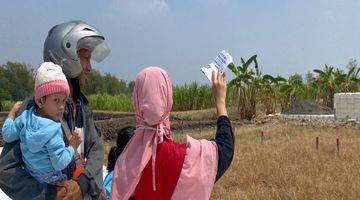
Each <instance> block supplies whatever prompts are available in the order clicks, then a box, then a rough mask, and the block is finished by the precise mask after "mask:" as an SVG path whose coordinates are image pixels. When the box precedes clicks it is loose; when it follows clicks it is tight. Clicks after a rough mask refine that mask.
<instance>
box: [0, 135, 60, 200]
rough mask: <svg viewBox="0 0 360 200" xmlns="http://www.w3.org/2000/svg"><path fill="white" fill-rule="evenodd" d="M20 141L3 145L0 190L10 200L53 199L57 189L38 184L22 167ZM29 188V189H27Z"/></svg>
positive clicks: (0, 164)
mask: <svg viewBox="0 0 360 200" xmlns="http://www.w3.org/2000/svg"><path fill="white" fill-rule="evenodd" d="M22 163H23V161H22V158H21V150H20V140H17V141H15V142H12V143H5V146H4V148H3V151H2V152H1V156H0V188H1V189H2V190H3V191H4V192H5V194H6V195H8V196H9V197H10V198H12V199H15V200H16V199H25V198H26V199H55V198H56V192H57V188H56V187H55V186H51V185H45V184H40V183H39V182H38V181H37V180H36V179H34V178H33V177H32V176H31V175H30V174H29V173H27V172H26V170H25V169H24V168H23V167H22ZM29 186H31V187H29Z"/></svg>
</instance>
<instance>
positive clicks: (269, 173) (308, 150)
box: [212, 123, 360, 199]
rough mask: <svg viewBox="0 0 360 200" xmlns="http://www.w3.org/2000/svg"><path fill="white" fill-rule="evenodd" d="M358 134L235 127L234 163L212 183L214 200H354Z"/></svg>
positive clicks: (359, 176) (358, 179) (359, 180)
mask: <svg viewBox="0 0 360 200" xmlns="http://www.w3.org/2000/svg"><path fill="white" fill-rule="evenodd" d="M261 130H264V131H266V133H265V137H266V138H265V141H264V142H263V144H261V142H260V131H261ZM359 133H360V130H359V129H349V128H340V129H336V130H335V129H326V128H325V129H321V130H318V129H316V128H306V127H300V126H297V125H294V124H291V123H290V124H287V125H283V124H277V125H276V124H275V125H274V124H273V125H270V124H267V125H263V126H254V125H248V126H244V127H236V149H235V156H234V160H233V163H232V165H231V167H230V168H229V170H228V171H227V172H226V173H225V175H224V176H223V177H222V178H221V179H220V180H219V182H218V183H216V184H215V187H214V190H213V193H212V199H358V198H359V197H360V191H359V190H358V188H359V186H360V170H359V166H360V156H359V152H360V145H359V143H360V138H359V137H360V136H359ZM316 136H318V137H319V139H320V145H319V150H316V148H315V137H316ZM336 138H339V139H340V142H341V146H340V155H339V156H338V155H337V154H336Z"/></svg>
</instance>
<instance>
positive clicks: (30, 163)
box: [2, 106, 74, 181]
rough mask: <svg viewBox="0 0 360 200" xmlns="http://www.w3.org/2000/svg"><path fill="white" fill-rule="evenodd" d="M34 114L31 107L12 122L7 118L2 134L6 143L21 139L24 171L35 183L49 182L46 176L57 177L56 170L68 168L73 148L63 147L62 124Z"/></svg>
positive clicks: (33, 109) (33, 108)
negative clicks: (36, 180) (36, 181)
mask: <svg viewBox="0 0 360 200" xmlns="http://www.w3.org/2000/svg"><path fill="white" fill-rule="evenodd" d="M35 111H36V109H35V107H34V106H32V107H31V108H30V109H28V110H24V112H23V113H22V114H21V115H20V116H18V117H17V118H16V119H15V120H12V119H9V118H8V119H6V120H5V122H4V125H3V128H2V133H3V139H4V141H5V142H7V143H10V142H13V141H15V140H19V139H20V148H21V152H22V158H23V161H24V163H25V167H26V169H27V171H29V172H30V174H31V175H33V176H34V177H35V178H37V179H38V180H40V181H41V180H43V181H46V180H49V179H48V178H47V177H49V174H52V173H54V174H57V172H56V171H61V170H63V169H64V168H66V167H67V166H68V164H69V163H70V162H71V160H72V157H73V155H74V149H73V148H72V147H65V143H64V138H63V133H62V130H61V123H59V122H55V121H53V120H51V119H47V118H43V117H40V116H37V115H36V113H35ZM59 178H61V176H59ZM50 180H53V179H52V178H50Z"/></svg>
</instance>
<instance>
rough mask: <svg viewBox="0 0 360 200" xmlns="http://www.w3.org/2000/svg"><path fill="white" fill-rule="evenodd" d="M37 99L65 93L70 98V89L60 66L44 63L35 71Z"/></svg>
mask: <svg viewBox="0 0 360 200" xmlns="http://www.w3.org/2000/svg"><path fill="white" fill-rule="evenodd" d="M34 79H35V91H34V93H35V99H39V98H41V97H44V96H47V95H50V94H54V93H59V92H63V93H65V94H66V96H69V94H70V89H69V84H68V82H67V79H66V77H65V75H64V73H63V71H62V69H61V67H60V66H59V65H56V64H54V63H52V62H44V63H42V64H41V65H40V66H39V67H38V68H37V69H36V70H35V71H34Z"/></svg>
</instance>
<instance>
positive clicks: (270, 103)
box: [260, 74, 286, 114]
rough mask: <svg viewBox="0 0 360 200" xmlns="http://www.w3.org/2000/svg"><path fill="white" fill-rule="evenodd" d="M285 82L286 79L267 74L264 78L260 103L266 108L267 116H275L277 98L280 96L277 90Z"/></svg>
mask: <svg viewBox="0 0 360 200" xmlns="http://www.w3.org/2000/svg"><path fill="white" fill-rule="evenodd" d="M285 82H286V79H285V78H283V77H281V76H277V77H273V76H271V75H269V74H265V75H264V76H263V77H262V80H261V96H260V101H261V102H262V103H263V104H264V106H265V109H266V114H275V109H276V97H277V96H278V95H277V94H278V92H277V90H278V89H277V88H278V87H279V85H280V84H282V83H285Z"/></svg>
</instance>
